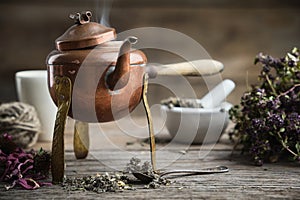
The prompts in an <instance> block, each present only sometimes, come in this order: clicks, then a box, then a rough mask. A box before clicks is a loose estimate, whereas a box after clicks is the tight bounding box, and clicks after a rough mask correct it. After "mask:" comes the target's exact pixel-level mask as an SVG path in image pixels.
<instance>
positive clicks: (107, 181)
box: [62, 158, 171, 193]
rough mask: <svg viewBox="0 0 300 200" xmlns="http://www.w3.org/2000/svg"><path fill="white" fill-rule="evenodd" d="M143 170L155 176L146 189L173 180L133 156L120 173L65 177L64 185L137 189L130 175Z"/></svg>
mask: <svg viewBox="0 0 300 200" xmlns="http://www.w3.org/2000/svg"><path fill="white" fill-rule="evenodd" d="M135 171H138V172H142V173H145V174H147V175H151V176H154V177H155V178H154V179H153V181H152V182H151V183H149V184H147V185H145V186H144V188H145V189H156V188H159V187H160V186H161V185H169V184H170V183H171V182H170V181H169V180H168V179H166V178H162V177H160V176H159V175H158V174H155V173H154V172H153V170H152V166H151V164H150V162H148V161H146V162H144V163H142V162H141V160H140V159H138V158H132V159H131V160H130V162H129V163H128V164H127V166H126V168H125V170H124V171H123V172H120V173H103V174H97V175H95V176H84V177H73V178H68V177H67V178H65V179H64V181H63V183H62V187H63V188H64V189H65V190H68V191H92V192H96V193H104V192H122V191H124V190H136V189H137V188H136V187H134V185H133V184H139V182H137V181H133V180H132V177H130V176H129V175H130V173H132V172H135Z"/></svg>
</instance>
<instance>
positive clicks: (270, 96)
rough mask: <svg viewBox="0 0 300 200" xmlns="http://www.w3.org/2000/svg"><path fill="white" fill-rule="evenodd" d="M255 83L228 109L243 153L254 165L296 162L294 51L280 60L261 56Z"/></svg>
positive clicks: (299, 126) (298, 102) (298, 128)
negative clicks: (283, 158)
mask: <svg viewBox="0 0 300 200" xmlns="http://www.w3.org/2000/svg"><path fill="white" fill-rule="evenodd" d="M258 63H260V65H261V66H262V69H261V73H260V75H259V83H258V84H257V85H255V86H252V87H251V89H250V90H249V91H247V92H245V93H244V95H243V96H242V98H241V104H240V105H237V106H235V107H234V108H232V109H231V110H230V112H229V113H230V117H231V120H233V122H235V123H236V125H235V127H234V130H233V132H232V133H231V137H232V138H235V136H236V137H238V139H239V140H238V143H239V144H242V145H243V151H244V152H247V153H249V154H250V155H251V157H252V159H253V161H254V163H255V164H256V165H263V163H264V162H265V161H270V162H276V161H277V160H279V159H280V158H282V157H286V156H289V157H290V158H291V159H292V160H295V161H298V162H299V161H300V62H299V50H298V49H297V48H294V49H293V50H292V51H291V52H288V53H287V55H286V56H284V57H282V58H273V57H272V56H269V55H264V54H262V53H260V54H258V55H257V57H256V58H255V64H258Z"/></svg>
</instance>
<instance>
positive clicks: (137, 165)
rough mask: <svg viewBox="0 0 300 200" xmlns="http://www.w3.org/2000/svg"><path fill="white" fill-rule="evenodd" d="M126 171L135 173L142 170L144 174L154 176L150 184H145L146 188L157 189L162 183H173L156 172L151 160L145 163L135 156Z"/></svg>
mask: <svg viewBox="0 0 300 200" xmlns="http://www.w3.org/2000/svg"><path fill="white" fill-rule="evenodd" d="M124 172H125V173H133V172H140V173H143V174H146V175H148V176H150V177H153V181H151V182H150V183H149V184H147V185H145V188H148V189H149V188H152V189H156V188H159V187H160V186H161V185H169V184H170V183H171V181H170V180H168V179H166V178H164V177H160V176H159V175H158V174H156V173H155V172H154V171H153V169H152V165H151V164H150V162H148V161H145V162H144V163H142V162H141V160H140V159H139V158H136V157H133V158H131V159H130V162H129V163H128V164H127V166H126V168H125V170H124Z"/></svg>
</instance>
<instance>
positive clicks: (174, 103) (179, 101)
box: [160, 97, 203, 109]
mask: <svg viewBox="0 0 300 200" xmlns="http://www.w3.org/2000/svg"><path fill="white" fill-rule="evenodd" d="M160 103H161V104H162V105H166V106H168V108H170V109H171V108H173V107H182V108H203V106H202V105H201V104H200V103H198V102H197V101H196V100H195V99H183V98H178V97H170V98H168V99H164V100H162V101H161V102H160Z"/></svg>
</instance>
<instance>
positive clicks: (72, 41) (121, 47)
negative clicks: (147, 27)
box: [46, 11, 223, 122]
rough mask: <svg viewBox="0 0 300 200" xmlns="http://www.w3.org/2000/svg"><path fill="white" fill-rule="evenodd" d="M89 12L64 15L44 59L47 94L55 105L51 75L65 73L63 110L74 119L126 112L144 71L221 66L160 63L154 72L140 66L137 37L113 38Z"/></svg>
mask: <svg viewBox="0 0 300 200" xmlns="http://www.w3.org/2000/svg"><path fill="white" fill-rule="evenodd" d="M91 16H92V14H91V12H89V11H86V12H82V13H77V14H75V15H70V17H71V18H73V19H74V20H75V25H73V26H71V27H70V28H69V29H68V30H67V31H66V32H65V33H64V34H63V35H61V36H60V37H59V38H57V39H56V41H55V44H56V50H54V51H52V52H51V53H50V54H49V55H48V57H47V61H46V62H47V69H48V84H49V88H50V94H51V97H52V99H53V100H54V102H55V103H56V104H57V97H56V92H55V89H54V88H55V76H66V77H68V78H70V80H71V82H72V86H73V89H72V104H71V106H70V109H69V113H68V114H69V116H70V117H72V118H74V119H77V120H80V121H84V122H108V121H112V120H116V119H120V118H122V117H123V116H125V115H127V114H128V113H129V112H131V111H132V110H133V109H134V108H135V107H136V106H137V105H138V104H139V102H140V101H141V96H142V86H143V76H144V75H145V73H149V72H150V73H151V74H152V75H153V74H155V75H156V73H157V72H158V74H162V75H176V74H177V75H178V73H179V74H181V75H192V76H195V75H196V76H199V75H211V74H215V73H219V72H220V71H222V69H223V65H222V63H220V62H218V61H213V60H200V61H199V62H198V63H196V65H199V66H200V67H199V68H194V67H193V66H191V65H190V64H189V63H188V62H186V63H177V64H171V65H168V66H164V67H161V68H160V69H159V70H158V71H157V69H155V68H153V67H146V62H147V58H146V56H145V54H144V53H143V52H142V51H140V50H134V49H131V45H132V44H134V43H136V42H137V38H135V37H129V38H127V39H125V40H124V41H115V39H116V32H115V29H113V28H108V27H105V26H103V25H101V24H99V23H95V22H90V19H91ZM170 69H171V70H170ZM174 72H175V73H174ZM93 113H95V114H96V116H95V115H93Z"/></svg>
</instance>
